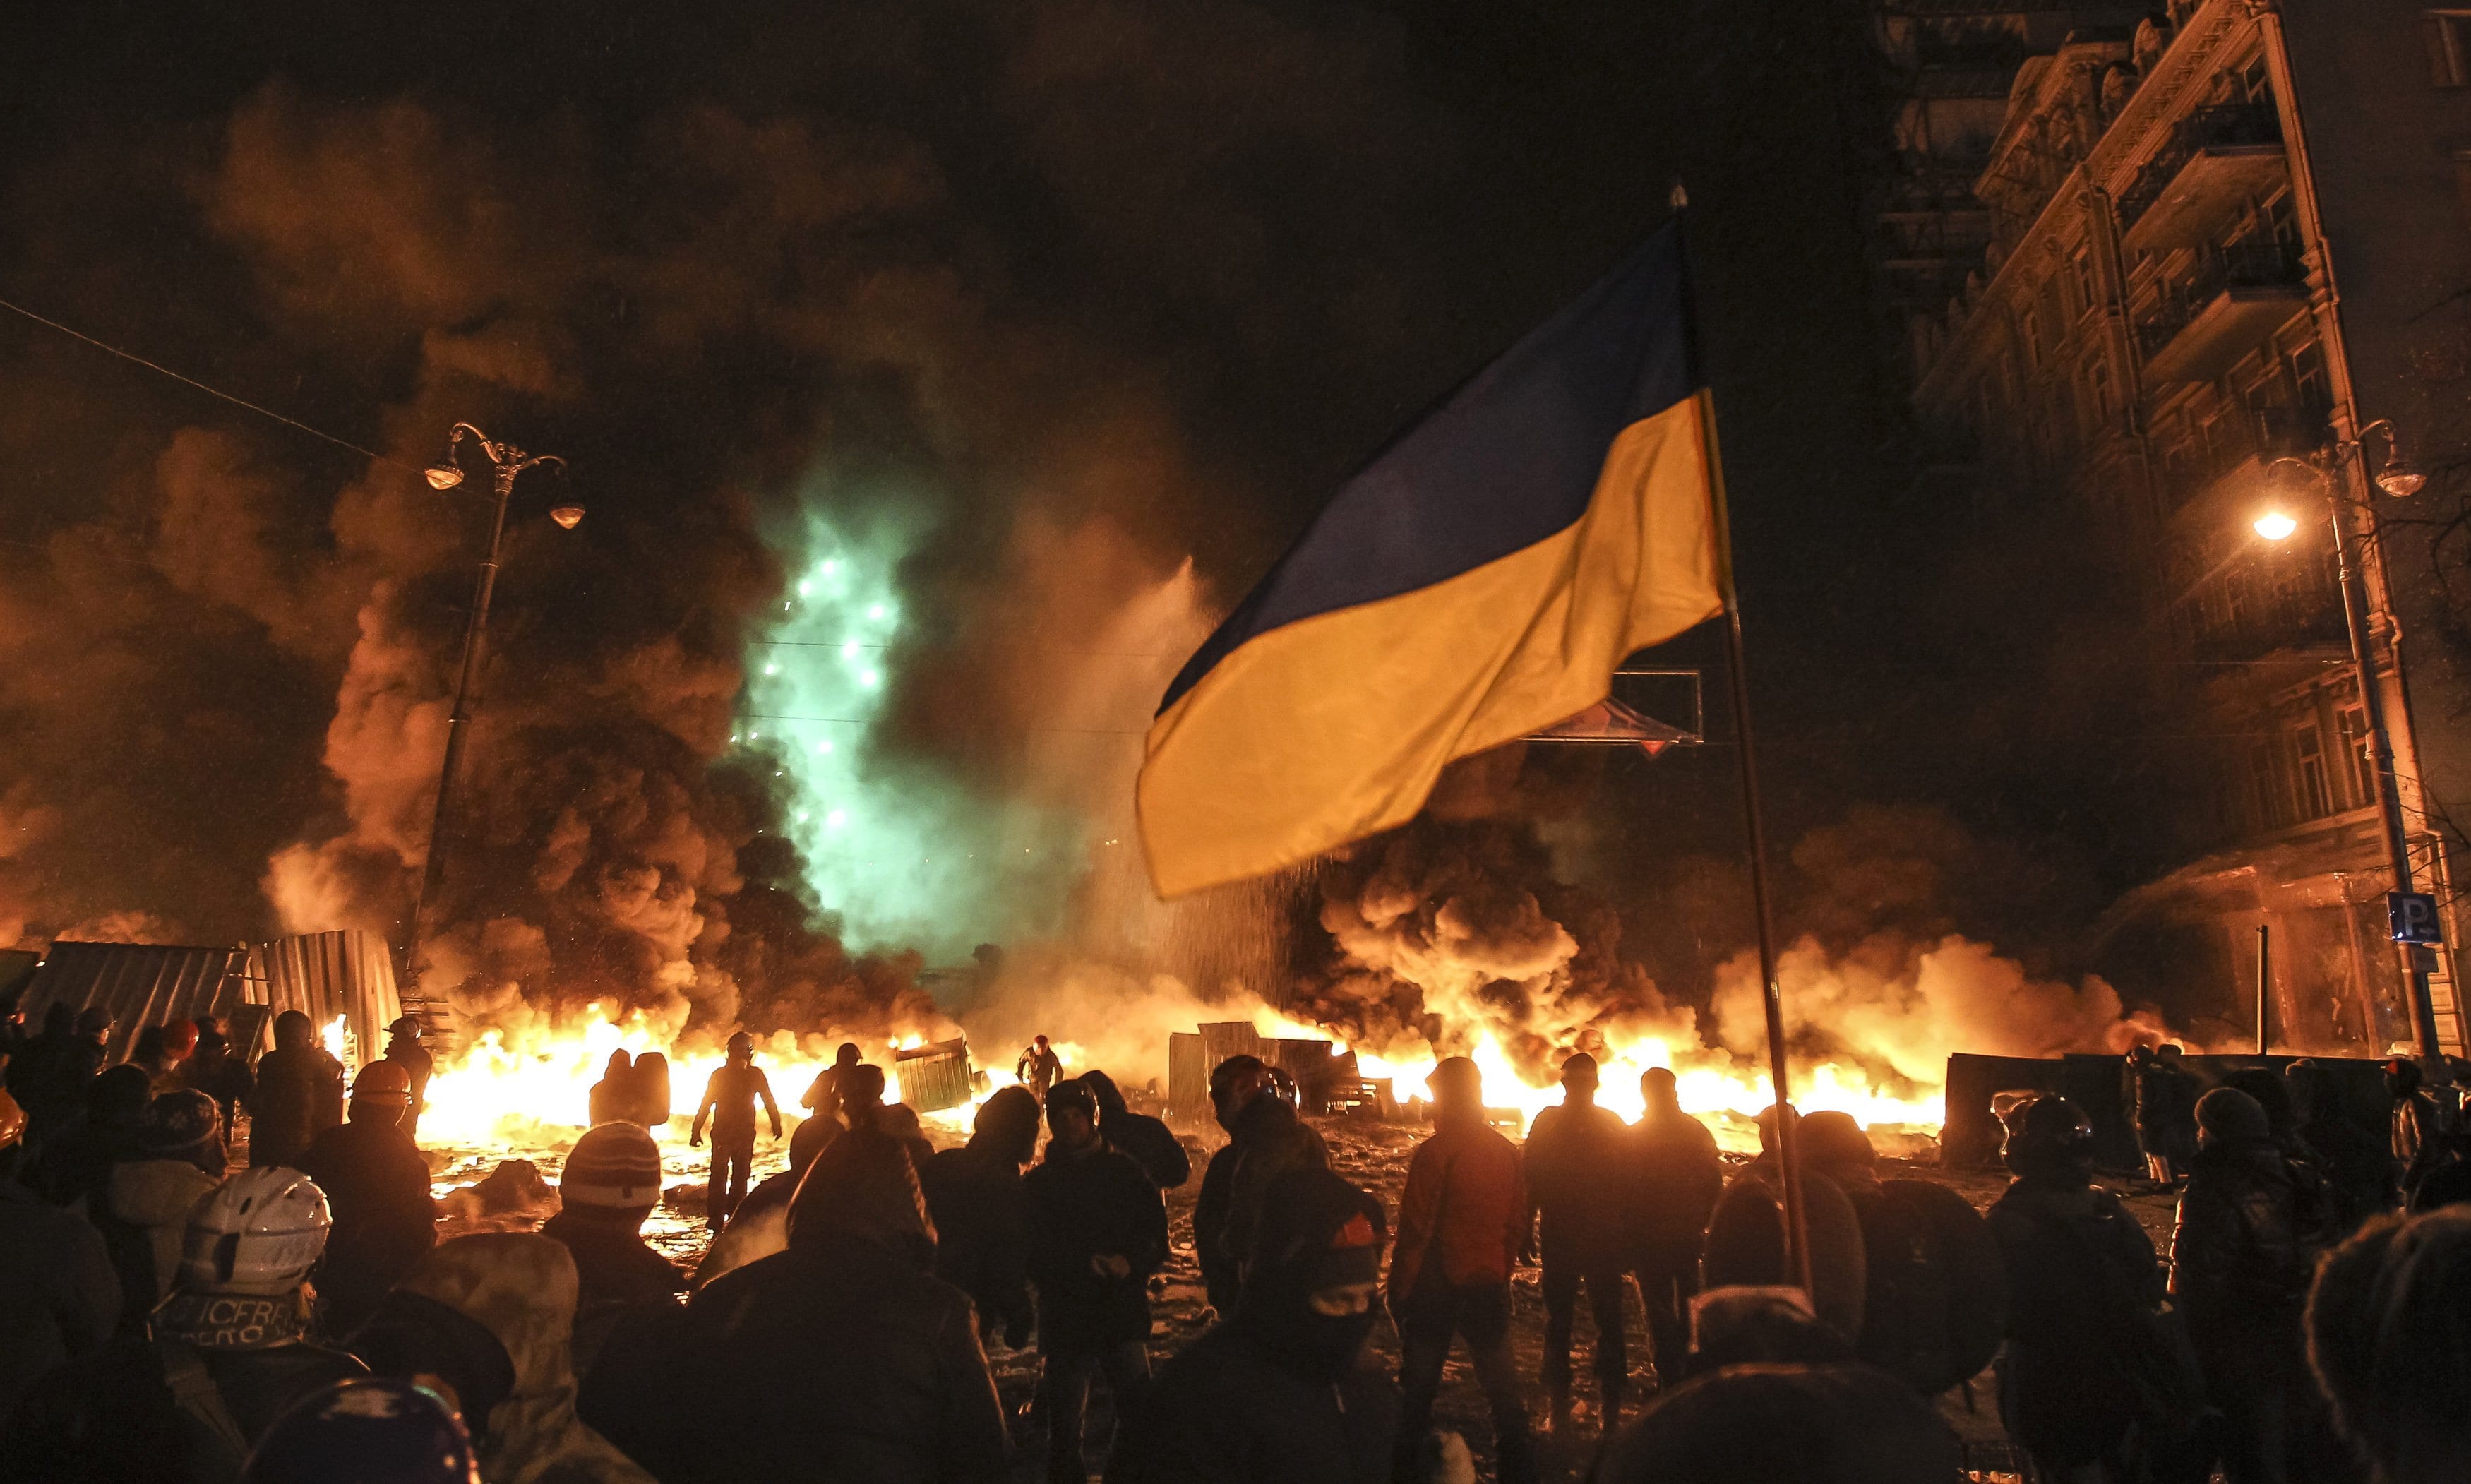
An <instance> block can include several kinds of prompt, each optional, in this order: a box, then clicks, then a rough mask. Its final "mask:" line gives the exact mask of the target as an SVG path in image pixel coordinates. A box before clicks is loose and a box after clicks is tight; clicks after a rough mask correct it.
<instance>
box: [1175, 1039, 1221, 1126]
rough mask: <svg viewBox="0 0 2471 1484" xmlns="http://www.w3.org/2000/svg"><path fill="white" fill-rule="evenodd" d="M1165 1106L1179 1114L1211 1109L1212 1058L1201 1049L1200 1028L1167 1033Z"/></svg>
mask: <svg viewBox="0 0 2471 1484" xmlns="http://www.w3.org/2000/svg"><path fill="white" fill-rule="evenodd" d="M1166 1105H1167V1106H1168V1107H1169V1108H1171V1109H1173V1110H1174V1111H1176V1112H1178V1113H1187V1114H1199V1113H1205V1112H1207V1111H1209V1108H1210V1058H1209V1054H1208V1053H1207V1052H1206V1051H1204V1050H1203V1049H1202V1046H1201V1035H1200V1032H1198V1031H1191V1030H1177V1031H1170V1032H1168V1033H1167V1038H1166Z"/></svg>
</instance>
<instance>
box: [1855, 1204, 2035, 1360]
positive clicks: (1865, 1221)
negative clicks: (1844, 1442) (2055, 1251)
mask: <svg viewBox="0 0 2471 1484" xmlns="http://www.w3.org/2000/svg"><path fill="white" fill-rule="evenodd" d="M1824 1173H1827V1174H1828V1175H1829V1176H1830V1178H1832V1179H1834V1180H1835V1181H1836V1183H1837V1184H1838V1186H1839V1187H1840V1188H1842V1189H1843V1190H1844V1191H1845V1194H1846V1198H1847V1200H1849V1201H1851V1202H1852V1203H1853V1213H1854V1215H1855V1217H1856V1218H1857V1219H1858V1220H1859V1221H1860V1223H1861V1226H1862V1258H1863V1294H1862V1332H1861V1333H1860V1334H1859V1335H1857V1336H1855V1339H1854V1347H1853V1349H1854V1354H1857V1355H1859V1356H1860V1357H1861V1358H1862V1359H1863V1360H1865V1361H1868V1362H1869V1363H1870V1364H1871V1365H1875V1366H1877V1367H1878V1368H1879V1369H1881V1370H1883V1371H1885V1372H1887V1373H1888V1374H1889V1375H1891V1376H1894V1377H1895V1378H1897V1379H1899V1380H1902V1381H1903V1382H1905V1383H1906V1384H1907V1385H1909V1386H1911V1387H1913V1388H1914V1390H1915V1391H1917V1392H1918V1393H1920V1394H1921V1395H1923V1396H1926V1397H1927V1396H1936V1395H1938V1394H1939V1393H1941V1392H1942V1391H1947V1390H1950V1389H1952V1388H1954V1387H1956V1386H1958V1385H1961V1384H1963V1383H1964V1382H1965V1381H1968V1380H1971V1379H1972V1378H1974V1377H1975V1376H1976V1375H1978V1374H1980V1373H1981V1371H1982V1369H1983V1367H1985V1366H1987V1365H1989V1363H1990V1357H1991V1356H1992V1355H1993V1354H1997V1353H1998V1350H1999V1341H2000V1337H2001V1335H2002V1334H2003V1332H2004V1331H2006V1329H2007V1325H2008V1272H2007V1268H2006V1266H2005V1265H2004V1263H2003V1261H2002V1260H2001V1258H2000V1253H1999V1245H1998V1243H1997V1242H1996V1241H1994V1240H1993V1239H1992V1238H1991V1236H1990V1231H1989V1227H1988V1226H1987V1225H1985V1224H1984V1222H1983V1219H1982V1215H1981V1213H1978V1212H1976V1211H1975V1210H1974V1209H1973V1204H1972V1203H1971V1202H1970V1201H1967V1200H1966V1199H1965V1197H1964V1196H1962V1195H1959V1194H1957V1193H1956V1192H1955V1191H1954V1190H1949V1189H1948V1188H1947V1187H1945V1186H1943V1185H1936V1184H1933V1183H1932V1182H1930V1181H1927V1180H1880V1179H1878V1178H1877V1177H1876V1176H1875V1175H1873V1174H1872V1173H1871V1171H1870V1170H1869V1169H1866V1168H1858V1167H1849V1166H1848V1167H1843V1168H1838V1169H1828V1170H1825V1171H1824Z"/></svg>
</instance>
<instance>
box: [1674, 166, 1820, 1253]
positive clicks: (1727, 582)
mask: <svg viewBox="0 0 2471 1484" xmlns="http://www.w3.org/2000/svg"><path fill="white" fill-rule="evenodd" d="M1688 204H1689V198H1688V196H1687V195H1686V194H1685V193H1684V192H1683V189H1682V187H1681V186H1680V185H1676V186H1674V188H1673V209H1674V211H1675V212H1676V213H1677V214H1678V213H1680V212H1681V211H1682V209H1683V207H1685V206H1687V205H1688ZM1685 241H1686V238H1685ZM1683 266H1684V272H1685V275H1686V273H1687V270H1688V256H1687V254H1686V253H1685V254H1684V257H1683ZM1684 282H1685V284H1686V282H1687V278H1686V276H1685V279H1684ZM1684 303H1685V305H1686V306H1687V308H1688V310H1689V312H1690V315H1691V317H1692V321H1693V322H1692V341H1693V342H1694V343H1693V352H1694V357H1695V352H1696V343H1695V342H1696V341H1697V324H1696V319H1697V314H1698V306H1697V304H1696V302H1695V300H1692V299H1690V298H1689V297H1688V296H1687V294H1685V297H1684ZM1694 369H1695V367H1694ZM1692 400H1693V401H1694V402H1695V403H1696V404H1697V406H1698V409H1699V442H1700V448H1701V451H1702V452H1703V453H1704V455H1705V456H1706V460H1707V497H1708V504H1709V506H1711V507H1712V509H1713V512H1714V515H1715V520H1716V571H1717V579H1718V585H1719V587H1720V589H1721V591H1722V593H1723V595H1724V600H1725V669H1726V671H1728V673H1729V674H1730V676H1731V679H1732V693H1733V733H1734V749H1735V751H1736V753H1737V754H1738V755H1739V756H1740V758H1741V766H1742V819H1743V823H1744V825H1745V826H1746V827H1747V829H1748V831H1749V834H1750V844H1751V902H1752V905H1753V909H1754V910H1755V912H1756V914H1757V917H1758V929H1759V985H1760V990H1761V999H1762V1000H1763V1001H1764V1003H1765V1009H1766V1011H1767V1031H1768V1083H1769V1087H1770V1089H1771V1090H1772V1092H1773V1094H1774V1095H1775V1099H1776V1152H1777V1165H1778V1166H1779V1167H1780V1168H1781V1170H1782V1172H1783V1176H1784V1229H1785V1230H1784V1238H1785V1260H1786V1262H1787V1264H1788V1265H1789V1266H1790V1267H1791V1269H1792V1271H1793V1275H1794V1281H1795V1282H1797V1283H1799V1284H1800V1285H1801V1291H1802V1292H1804V1293H1811V1292H1812V1290H1811V1286H1810V1223H1809V1220H1808V1218H1807V1217H1806V1215H1805V1214H1804V1210H1805V1208H1804V1206H1803V1203H1802V1198H1801V1131H1800V1129H1799V1128H1797V1127H1795V1119H1794V1116H1793V1113H1792V1106H1793V1105H1792V1102H1791V1094H1792V1079H1791V1078H1790V1076H1788V1074H1787V1068H1786V1062H1787V1058H1786V1053H1785V1044H1784V989H1783V986H1782V985H1781V984H1780V983H1779V982H1778V980H1777V945H1776V908H1775V904H1774V897H1773V895H1772V894H1771V892H1770V891H1769V889H1768V845H1767V823H1766V816H1765V813H1764V812H1763V811H1762V810H1761V808H1760V805H1759V760H1758V744H1757V735H1756V733H1754V732H1753V730H1752V727H1751V677H1750V670H1749V667H1748V665H1747V664H1746V663H1745V662H1744V660H1743V657H1742V601H1741V595H1740V593H1739V592H1737V591H1736V590H1735V588H1734V586H1733V530H1732V522H1731V519H1730V516H1729V514H1728V512H1727V510H1726V507H1725V460H1724V459H1723V458H1722V457H1721V456H1720V455H1719V453H1718V452H1717V445H1716V399H1715V396H1714V394H1713V393H1712V392H1710V391H1708V390H1707V389H1706V388H1704V387H1703V388H1701V389H1699V390H1698V391H1697V392H1695V393H1693V395H1692ZM1812 1296H1813V1298H1814V1299H1815V1298H1816V1297H1817V1295H1816V1294H1813V1295H1812Z"/></svg>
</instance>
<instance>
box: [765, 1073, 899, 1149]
mask: <svg viewBox="0 0 2471 1484" xmlns="http://www.w3.org/2000/svg"><path fill="white" fill-rule="evenodd" d="M883 1089H884V1080H883V1068H881V1067H874V1066H869V1065H868V1064H866V1063H864V1062H859V1063H856V1064H854V1065H853V1066H852V1067H851V1068H850V1069H849V1072H848V1074H847V1075H845V1076H842V1077H838V1078H836V1079H835V1082H834V1091H833V1108H834V1111H833V1112H831V1113H818V1114H816V1115H814V1116H813V1117H812V1118H810V1119H807V1120H806V1121H805V1122H803V1123H800V1124H799V1125H798V1127H797V1131H796V1132H795V1133H792V1134H791V1135H790V1136H789V1155H790V1158H792V1159H796V1160H800V1161H808V1162H812V1160H813V1159H814V1157H815V1156H816V1155H818V1154H821V1153H822V1152H823V1151H824V1150H825V1149H826V1148H827V1147H829V1146H830V1145H831V1144H832V1142H834V1141H835V1140H836V1139H838V1138H840V1137H841V1135H842V1134H844V1133H847V1132H850V1131H851V1130H863V1131H865V1132H867V1133H870V1134H879V1133H883V1132H886V1130H885V1128H884V1126H883V1114H884V1107H883ZM920 1137H921V1142H924V1135H921V1136H920ZM926 1152H927V1153H929V1154H931V1153H933V1152H934V1149H933V1146H932V1145H930V1146H929V1147H928V1149H927V1151H926ZM911 1153H912V1155H913V1156H917V1155H918V1151H917V1150H915V1149H912V1150H911ZM922 1157H923V1156H922Z"/></svg>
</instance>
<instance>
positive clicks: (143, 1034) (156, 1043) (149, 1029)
mask: <svg viewBox="0 0 2471 1484" xmlns="http://www.w3.org/2000/svg"><path fill="white" fill-rule="evenodd" d="M165 1029H166V1027H164V1026H161V1025H148V1026H146V1027H144V1028H143V1029H141V1030H139V1031H138V1032H137V1044H136V1045H135V1046H133V1047H131V1048H129V1065H130V1066H132V1067H135V1068H136V1069H137V1070H138V1071H140V1072H144V1073H146V1090H147V1091H148V1092H150V1093H162V1092H168V1091H170V1090H171V1089H172V1088H174V1087H176V1086H178V1083H177V1082H176V1080H175V1077H174V1073H175V1072H177V1071H179V1067H180V1062H179V1058H178V1057H176V1056H175V1055H173V1054H172V1047H171V1041H170V1039H169V1037H168V1036H167V1035H166V1034H165Z"/></svg>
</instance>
